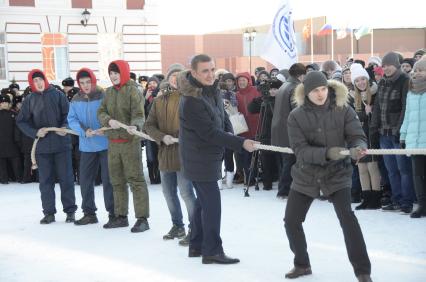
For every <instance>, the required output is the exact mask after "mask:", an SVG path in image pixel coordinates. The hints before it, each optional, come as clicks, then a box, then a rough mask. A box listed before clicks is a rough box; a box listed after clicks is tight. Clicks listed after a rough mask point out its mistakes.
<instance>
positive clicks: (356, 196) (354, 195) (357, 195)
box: [351, 189, 361, 204]
mask: <svg viewBox="0 0 426 282" xmlns="http://www.w3.org/2000/svg"><path fill="white" fill-rule="evenodd" d="M351 202H352V204H358V203H361V192H358V191H356V190H355V191H354V189H352V191H351Z"/></svg>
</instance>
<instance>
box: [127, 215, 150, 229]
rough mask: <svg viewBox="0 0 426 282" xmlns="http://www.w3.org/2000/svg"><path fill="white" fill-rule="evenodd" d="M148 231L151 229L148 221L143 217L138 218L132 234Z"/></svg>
mask: <svg viewBox="0 0 426 282" xmlns="http://www.w3.org/2000/svg"><path fill="white" fill-rule="evenodd" d="M148 229H149V224H148V220H146V218H144V217H142V218H138V220H136V223H135V225H133V227H132V229H130V231H131V232H132V233H139V232H144V231H146V230H148Z"/></svg>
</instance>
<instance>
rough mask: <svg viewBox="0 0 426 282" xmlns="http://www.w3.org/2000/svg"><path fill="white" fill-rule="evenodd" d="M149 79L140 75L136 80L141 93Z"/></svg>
mask: <svg viewBox="0 0 426 282" xmlns="http://www.w3.org/2000/svg"><path fill="white" fill-rule="evenodd" d="M148 79H149V77H148V76H146V75H140V76H139V78H138V81H139V84H140V85H141V87H142V89H143V91H145V89H146V85H147V84H148Z"/></svg>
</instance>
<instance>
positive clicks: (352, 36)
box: [351, 28, 354, 58]
mask: <svg viewBox="0 0 426 282" xmlns="http://www.w3.org/2000/svg"><path fill="white" fill-rule="evenodd" d="M353 57H354V30H353V29H352V28H351V58H353Z"/></svg>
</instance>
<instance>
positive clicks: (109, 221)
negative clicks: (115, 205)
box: [103, 214, 115, 228]
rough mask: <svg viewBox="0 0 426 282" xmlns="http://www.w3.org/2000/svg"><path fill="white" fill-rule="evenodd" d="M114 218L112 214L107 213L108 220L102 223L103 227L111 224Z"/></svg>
mask: <svg viewBox="0 0 426 282" xmlns="http://www.w3.org/2000/svg"><path fill="white" fill-rule="evenodd" d="M114 219H115V215H113V214H109V215H108V222H107V223H105V224H104V226H103V227H104V228H107V227H105V226H110V225H111V224H112V222H113V221H114Z"/></svg>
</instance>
